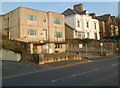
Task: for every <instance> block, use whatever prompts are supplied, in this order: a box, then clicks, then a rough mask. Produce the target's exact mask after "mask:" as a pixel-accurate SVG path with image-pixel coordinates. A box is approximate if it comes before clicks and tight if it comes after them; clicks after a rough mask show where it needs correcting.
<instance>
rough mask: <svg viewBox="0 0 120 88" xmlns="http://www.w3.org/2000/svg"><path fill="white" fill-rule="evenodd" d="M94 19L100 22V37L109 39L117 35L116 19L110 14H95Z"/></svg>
mask: <svg viewBox="0 0 120 88" xmlns="http://www.w3.org/2000/svg"><path fill="white" fill-rule="evenodd" d="M96 19H98V20H99V23H100V25H99V26H100V38H101V39H104V38H107V39H110V38H112V37H115V36H118V35H119V30H118V19H117V18H116V17H114V16H111V15H110V14H104V15H101V16H97V17H96Z"/></svg>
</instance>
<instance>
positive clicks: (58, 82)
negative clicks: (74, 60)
mask: <svg viewBox="0 0 120 88" xmlns="http://www.w3.org/2000/svg"><path fill="white" fill-rule="evenodd" d="M2 81H3V86H118V56H114V57H109V58H105V59H102V58H101V59H99V60H93V61H92V62H89V63H84V64H77V65H72V66H67V67H62V68H57V69H52V70H45V71H38V72H33V73H30V74H25V75H21V76H17V77H10V78H5V79H3V80H2Z"/></svg>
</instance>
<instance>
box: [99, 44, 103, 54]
mask: <svg viewBox="0 0 120 88" xmlns="http://www.w3.org/2000/svg"><path fill="white" fill-rule="evenodd" d="M100 47H101V50H100V52H101V54H100V56H103V49H102V48H103V43H102V42H101V43H100Z"/></svg>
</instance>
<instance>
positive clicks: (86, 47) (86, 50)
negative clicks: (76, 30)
mask: <svg viewBox="0 0 120 88" xmlns="http://www.w3.org/2000/svg"><path fill="white" fill-rule="evenodd" d="M85 49H86V50H85V58H88V56H87V44H85Z"/></svg>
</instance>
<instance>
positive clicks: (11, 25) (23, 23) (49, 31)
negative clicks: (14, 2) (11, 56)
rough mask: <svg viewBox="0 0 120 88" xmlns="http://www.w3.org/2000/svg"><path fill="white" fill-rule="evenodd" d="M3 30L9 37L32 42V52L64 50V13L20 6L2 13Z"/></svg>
mask: <svg viewBox="0 0 120 88" xmlns="http://www.w3.org/2000/svg"><path fill="white" fill-rule="evenodd" d="M2 31H3V34H7V35H8V36H9V39H11V40H18V41H23V42H29V43H31V45H30V47H31V53H54V52H56V51H57V52H64V51H65V50H66V47H65V46H66V45H65V22H64V15H62V14H58V13H54V12H44V11H40V10H35V9H31V8H25V7H18V8H17V9H15V10H13V11H10V12H9V13H7V14H5V15H2Z"/></svg>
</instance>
